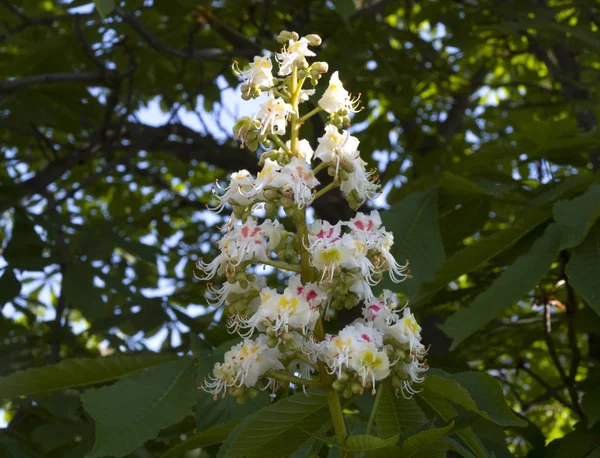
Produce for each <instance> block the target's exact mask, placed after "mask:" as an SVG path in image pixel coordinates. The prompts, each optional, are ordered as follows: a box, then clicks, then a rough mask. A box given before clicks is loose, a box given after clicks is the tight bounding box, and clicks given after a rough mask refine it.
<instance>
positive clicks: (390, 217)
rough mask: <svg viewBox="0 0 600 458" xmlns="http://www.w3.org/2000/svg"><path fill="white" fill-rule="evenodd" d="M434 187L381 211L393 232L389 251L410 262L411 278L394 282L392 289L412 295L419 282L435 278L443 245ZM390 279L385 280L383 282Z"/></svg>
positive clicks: (397, 257)
mask: <svg viewBox="0 0 600 458" xmlns="http://www.w3.org/2000/svg"><path fill="white" fill-rule="evenodd" d="M437 221H438V204H437V191H436V190H435V189H432V190H429V191H425V192H415V193H412V194H410V195H409V196H408V197H406V198H405V199H403V200H401V201H400V202H398V203H396V204H394V205H393V206H392V208H391V209H390V210H388V211H386V212H385V213H384V214H383V223H384V224H385V227H386V228H387V229H388V230H389V231H391V232H392V233H393V234H394V245H393V246H392V254H393V255H394V256H395V258H396V260H397V261H398V262H399V263H404V262H405V261H407V260H408V261H409V262H410V270H411V273H412V276H413V279H412V280H410V281H406V282H403V283H400V284H397V285H394V291H400V292H404V293H407V294H412V293H414V292H415V291H416V289H417V287H418V286H419V283H420V282H423V281H431V280H433V279H434V276H435V271H436V270H437V268H438V267H439V266H440V265H441V264H442V262H444V258H445V254H444V246H443V244H442V239H441V237H440V233H439V230H438V225H437ZM385 283H388V285H389V282H387V280H386V281H384V284H385Z"/></svg>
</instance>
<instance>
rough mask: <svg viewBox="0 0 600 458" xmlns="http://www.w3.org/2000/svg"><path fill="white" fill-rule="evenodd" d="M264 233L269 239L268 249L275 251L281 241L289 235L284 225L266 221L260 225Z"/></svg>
mask: <svg viewBox="0 0 600 458" xmlns="http://www.w3.org/2000/svg"><path fill="white" fill-rule="evenodd" d="M260 229H261V231H262V233H263V234H264V235H265V236H266V237H267V239H268V242H267V248H269V249H270V250H274V249H275V248H277V246H278V245H279V242H281V239H282V238H283V237H285V236H286V235H287V233H288V232H287V231H286V230H285V229H284V228H283V225H282V224H281V223H280V222H279V221H277V220H275V221H272V220H270V219H266V220H264V221H263V223H262V224H261V225H260Z"/></svg>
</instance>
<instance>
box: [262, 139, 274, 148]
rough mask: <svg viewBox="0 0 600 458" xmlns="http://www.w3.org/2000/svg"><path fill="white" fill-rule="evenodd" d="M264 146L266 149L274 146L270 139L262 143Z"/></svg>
mask: <svg viewBox="0 0 600 458" xmlns="http://www.w3.org/2000/svg"><path fill="white" fill-rule="evenodd" d="M262 144H263V146H264V147H265V148H271V146H273V143H272V142H271V140H269V139H268V138H266V139H264V140H263V141H262Z"/></svg>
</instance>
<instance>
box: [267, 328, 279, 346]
mask: <svg viewBox="0 0 600 458" xmlns="http://www.w3.org/2000/svg"><path fill="white" fill-rule="evenodd" d="M265 334H266V335H267V336H269V337H275V335H276V334H277V331H275V329H273V328H272V327H270V326H269V327H267V329H266V330H265ZM271 348H272V347H271Z"/></svg>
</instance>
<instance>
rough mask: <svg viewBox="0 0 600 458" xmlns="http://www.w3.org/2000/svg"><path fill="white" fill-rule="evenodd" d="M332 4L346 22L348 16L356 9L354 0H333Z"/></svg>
mask: <svg viewBox="0 0 600 458" xmlns="http://www.w3.org/2000/svg"><path fill="white" fill-rule="evenodd" d="M333 4H334V6H335V10H336V11H337V13H338V14H339V15H340V17H341V18H342V19H343V20H344V21H345V22H348V20H349V19H350V17H351V16H352V15H353V14H354V12H355V11H356V7H355V6H354V0H334V1H333Z"/></svg>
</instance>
